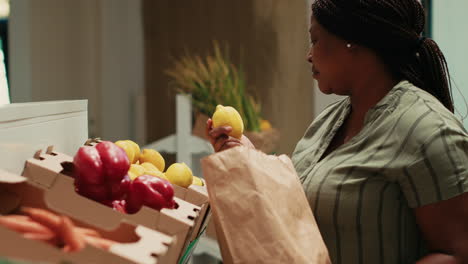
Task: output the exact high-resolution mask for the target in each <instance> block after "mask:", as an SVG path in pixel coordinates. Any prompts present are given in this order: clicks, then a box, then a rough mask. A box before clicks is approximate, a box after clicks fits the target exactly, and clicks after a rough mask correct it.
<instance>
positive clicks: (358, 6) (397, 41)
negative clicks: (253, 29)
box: [312, 0, 454, 112]
mask: <svg viewBox="0 0 468 264" xmlns="http://www.w3.org/2000/svg"><path fill="white" fill-rule="evenodd" d="M312 13H313V16H314V17H315V19H316V21H317V22H318V23H319V24H320V25H321V26H322V27H324V28H325V29H326V30H328V31H329V32H330V33H332V34H334V35H336V36H338V37H340V38H342V39H344V40H346V41H349V42H352V43H355V44H358V45H362V46H365V47H368V48H370V49H372V50H374V51H375V52H376V54H377V55H378V56H379V57H380V58H381V59H382V61H383V62H384V63H385V64H386V65H387V66H388V68H389V69H390V71H391V74H392V75H393V76H394V77H395V78H397V79H400V80H401V79H406V80H408V81H410V82H411V83H413V84H414V85H416V86H417V87H420V88H421V89H424V90H425V91H427V92H429V93H430V94H432V95H433V96H435V97H436V98H437V99H438V100H439V101H440V102H441V103H442V104H443V105H444V106H445V107H446V108H447V109H449V110H450V111H451V112H453V111H454V106H453V101H452V96H451V88H450V82H449V78H450V76H449V72H448V68H447V62H446V60H445V57H444V55H443V54H442V51H441V50H440V49H439V47H438V45H437V44H436V43H435V42H434V41H433V40H432V39H428V38H424V37H421V34H422V31H423V29H424V23H425V14H424V8H423V7H422V5H421V3H419V2H418V1H417V0H315V2H314V3H313V4H312Z"/></svg>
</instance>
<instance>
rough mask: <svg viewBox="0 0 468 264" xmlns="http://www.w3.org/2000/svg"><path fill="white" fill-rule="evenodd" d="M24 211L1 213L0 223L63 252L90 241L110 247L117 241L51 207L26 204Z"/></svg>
mask: <svg viewBox="0 0 468 264" xmlns="http://www.w3.org/2000/svg"><path fill="white" fill-rule="evenodd" d="M21 213H22V214H15V215H5V216H0V225H2V226H4V227H7V228H9V229H11V230H13V231H16V232H18V233H21V234H22V236H23V237H24V238H27V239H32V240H37V241H42V242H44V243H48V244H50V245H53V246H55V247H58V248H61V249H62V250H63V251H64V252H77V251H80V250H82V249H83V248H84V247H85V246H86V245H87V244H88V245H91V246H93V247H97V248H101V249H105V250H108V249H109V248H110V247H111V246H112V245H114V244H116V243H117V242H116V241H113V240H109V239H105V238H103V237H102V236H101V235H100V234H99V233H98V232H97V231H96V230H93V229H90V228H84V227H78V226H76V225H75V224H74V223H73V222H72V221H71V220H70V218H68V217H66V216H62V215H56V214H54V213H52V212H50V211H47V210H43V209H39V208H30V207H23V208H21Z"/></svg>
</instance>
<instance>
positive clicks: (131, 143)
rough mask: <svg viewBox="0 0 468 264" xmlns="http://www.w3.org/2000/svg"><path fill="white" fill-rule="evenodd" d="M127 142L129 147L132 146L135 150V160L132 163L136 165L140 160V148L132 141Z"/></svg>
mask: <svg viewBox="0 0 468 264" xmlns="http://www.w3.org/2000/svg"><path fill="white" fill-rule="evenodd" d="M125 142H127V143H128V145H130V146H131V147H132V149H133V154H134V156H133V160H132V161H131V163H136V162H137V161H138V159H139V158H140V146H138V144H137V143H135V142H133V141H131V140H125Z"/></svg>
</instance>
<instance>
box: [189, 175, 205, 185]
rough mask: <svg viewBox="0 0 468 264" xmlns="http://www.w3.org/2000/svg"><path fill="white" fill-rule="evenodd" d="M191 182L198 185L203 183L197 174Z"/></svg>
mask: <svg viewBox="0 0 468 264" xmlns="http://www.w3.org/2000/svg"><path fill="white" fill-rule="evenodd" d="M192 184H193V185H199V186H203V185H204V184H203V181H202V179H200V178H198V177H197V176H193V181H192Z"/></svg>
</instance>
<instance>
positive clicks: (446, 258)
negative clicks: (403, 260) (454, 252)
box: [416, 253, 461, 264]
mask: <svg viewBox="0 0 468 264" xmlns="http://www.w3.org/2000/svg"><path fill="white" fill-rule="evenodd" d="M459 263H461V262H460V261H458V260H457V259H456V258H455V257H454V256H450V255H446V254H442V253H433V254H429V255H427V256H425V257H424V258H422V259H420V260H419V261H418V262H416V264H459Z"/></svg>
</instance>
